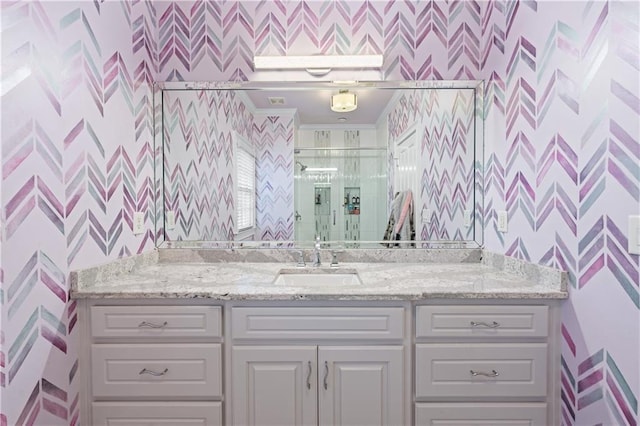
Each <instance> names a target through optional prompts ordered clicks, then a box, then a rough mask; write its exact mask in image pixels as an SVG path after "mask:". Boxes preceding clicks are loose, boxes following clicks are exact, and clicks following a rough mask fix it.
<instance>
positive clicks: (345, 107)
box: [331, 90, 358, 112]
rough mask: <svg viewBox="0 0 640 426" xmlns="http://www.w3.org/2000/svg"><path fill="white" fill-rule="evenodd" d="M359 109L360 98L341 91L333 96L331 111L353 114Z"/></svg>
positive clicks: (346, 91)
mask: <svg viewBox="0 0 640 426" xmlns="http://www.w3.org/2000/svg"><path fill="white" fill-rule="evenodd" d="M356 108H358V97H357V96H356V94H355V93H349V91H348V90H341V91H340V92H339V93H337V94H335V95H331V111H333V112H351V111H355V110H356Z"/></svg>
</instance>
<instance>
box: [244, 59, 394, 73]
mask: <svg viewBox="0 0 640 426" xmlns="http://www.w3.org/2000/svg"><path fill="white" fill-rule="evenodd" d="M253 66H254V68H255V69H256V70H296V69H297V70H323V71H327V70H328V71H330V70H331V69H338V68H342V69H344V68H352V69H365V68H381V67H382V55H308V56H254V57H253ZM328 71H327V72H328Z"/></svg>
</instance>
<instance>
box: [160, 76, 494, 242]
mask: <svg viewBox="0 0 640 426" xmlns="http://www.w3.org/2000/svg"><path fill="white" fill-rule="evenodd" d="M183 85H184V86H185V87H186V86H189V85H191V86H194V84H187V83H183ZM205 85H206V84H205ZM195 86H197V84H195ZM234 86H237V84H234ZM241 86H242V85H241ZM245 86H250V85H249V84H245ZM245 86H242V87H234V88H229V87H224V86H218V87H215V88H212V89H209V88H206V87H205V88H192V89H189V90H187V89H184V88H178V87H176V84H173V86H172V87H164V88H163V90H161V91H160V93H161V97H162V129H161V134H162V144H163V145H162V153H163V187H164V189H163V195H164V212H162V213H163V214H162V215H161V216H162V217H163V218H164V223H163V231H164V238H165V240H166V241H236V242H238V241H243V242H245V243H246V242H249V241H259V242H265V241H281V242H282V241H294V240H295V241H297V242H302V243H310V242H311V241H312V240H313V239H314V238H315V236H320V238H321V240H322V241H331V242H342V244H341V245H343V246H345V247H362V246H365V245H366V244H364V242H376V243H375V244H376V246H377V247H382V246H381V245H380V244H381V243H382V244H383V246H385V247H392V246H399V247H414V246H415V247H427V246H428V245H426V244H423V243H418V242H434V241H437V242H441V243H443V242H449V241H453V242H464V241H468V242H475V243H476V244H482V240H481V226H479V222H480V219H481V215H480V214H479V213H480V212H481V207H482V197H481V195H482V194H481V193H480V192H479V190H480V185H479V182H480V179H479V173H480V171H481V170H480V168H479V164H481V161H482V158H481V157H479V156H478V155H477V153H480V154H481V153H482V147H481V145H480V143H481V136H482V127H481V122H482V120H480V119H478V118H476V113H479V111H481V105H478V104H477V102H478V99H479V98H481V96H478V93H477V91H479V90H481V85H480V84H479V83H478V82H458V84H454V85H453V86H455V88H454V87H451V85H449V86H447V88H442V87H440V88H423V87H417V86H419V85H418V84H416V83H412V82H402V83H395V84H390V83H378V84H373V83H361V84H357V83H356V84H355V85H351V86H349V87H347V88H344V87H342V86H340V87H336V85H335V84H331V83H322V84H318V83H316V84H315V85H310V84H306V85H305V84H293V83H289V84H287V83H283V84H280V85H277V84H274V83H271V84H265V85H263V87H261V88H256V87H245ZM441 86H443V85H442V84H441ZM444 86H446V85H444ZM341 90H342V91H344V90H348V91H349V93H353V94H355V95H356V103H357V107H356V109H355V110H354V111H351V112H340V111H339V112H334V111H332V110H331V109H330V105H331V102H332V101H331V97H332V95H333V94H337V93H339V92H340V91H341ZM243 159H244V160H243ZM247 159H253V161H254V163H253V164H251V160H249V161H247ZM249 166H253V168H251V167H249ZM251 174H253V179H252V176H251ZM251 183H253V185H254V186H253V188H251ZM251 196H253V198H252V197H251ZM251 205H254V206H255V209H251V208H249V206H251ZM301 245H304V244H301Z"/></svg>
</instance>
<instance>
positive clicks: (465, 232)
mask: <svg viewBox="0 0 640 426" xmlns="http://www.w3.org/2000/svg"><path fill="white" fill-rule="evenodd" d="M473 93H474V91H473V90H472V89H461V90H423V89H418V90H412V91H410V92H408V93H406V94H403V95H402V96H401V97H400V99H399V100H398V102H397V106H395V108H393V109H392V110H391V113H390V114H389V126H388V127H389V128H388V131H389V145H390V147H393V146H395V144H396V141H398V139H400V138H402V137H403V134H405V132H407V131H408V130H411V129H412V126H414V125H415V127H413V128H414V129H415V130H416V133H417V135H418V137H419V138H420V141H419V146H420V164H423V165H424V168H422V170H420V173H421V177H420V194H415V195H414V197H415V211H416V212H417V214H418V215H420V214H422V213H421V212H422V211H423V210H424V209H427V208H428V209H430V210H431V216H430V221H429V223H421V221H418V223H416V234H417V236H416V238H418V239H421V240H469V239H473V228H472V227H465V226H464V212H465V210H470V211H473V209H474V205H473V193H474V186H473V178H474V161H473V160H474V150H473V144H474V127H473V122H474V120H473V115H474V97H473ZM394 168H395V160H394V159H391V164H390V165H389V170H391V171H393V169H394ZM390 181H393V176H391V179H390ZM395 192H396V189H394V188H391V189H390V191H389V195H390V196H391V194H394V193H395Z"/></svg>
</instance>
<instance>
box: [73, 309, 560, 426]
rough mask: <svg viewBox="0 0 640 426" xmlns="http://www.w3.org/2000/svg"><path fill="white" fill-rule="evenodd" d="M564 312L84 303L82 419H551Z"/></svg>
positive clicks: (555, 421)
mask: <svg viewBox="0 0 640 426" xmlns="http://www.w3.org/2000/svg"><path fill="white" fill-rule="evenodd" d="M559 308H560V307H559V302H557V301H541V300H537V301H532V302H531V303H528V301H527V300H514V301H511V302H510V301H508V300H475V299H474V300H462V299H459V300H456V299H453V300H443V299H438V300H424V301H419V302H411V301H241V300H237V301H236V300H230V301H222V302H221V301H215V300H207V299H169V298H167V299H161V300H160V299H158V300H156V299H154V300H143V299H122V300H110V299H96V300H85V301H82V303H81V304H80V312H81V313H82V316H81V323H80V324H81V333H82V338H81V342H82V355H81V360H80V361H81V364H80V366H81V371H82V377H83V379H82V380H83V385H82V386H83V388H82V391H81V399H82V406H83V409H82V410H81V415H82V419H81V422H80V423H81V424H91V425H93V426H107V425H109V426H115V425H118V426H125V425H131V426H133V425H142V424H144V425H146V426H161V425H162V426H168V425H171V426H176V425H177V426H182V425H184V426H186V425H189V426H192V425H199V426H217V425H223V424H224V425H229V426H231V425H236V426H249V425H252V426H253V425H282V426H289V425H291V426H293V425H313V426H316V425H326V426H333V425H336V426H338V425H344V426H347V425H348V426H357V425H367V426H369V425H388V426H405V425H406V426H411V425H417V426H427V425H428V426H436V425H444V424H447V425H452V426H454V425H459V426H463V425H465V426H466V425H470V424H473V425H484V426H490V425H491V426H493V425H502V426H507V425H508V426H556V425H559V424H560V420H559V413H560V409H559V399H560V397H559V393H560V386H559V376H560V372H559V369H560V354H559V343H560V342H559V336H560V329H559V327H560V325H559V324H560V319H559V318H560V314H559V311H560V309H559ZM223 313H224V315H223ZM87 360H88V361H87Z"/></svg>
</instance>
